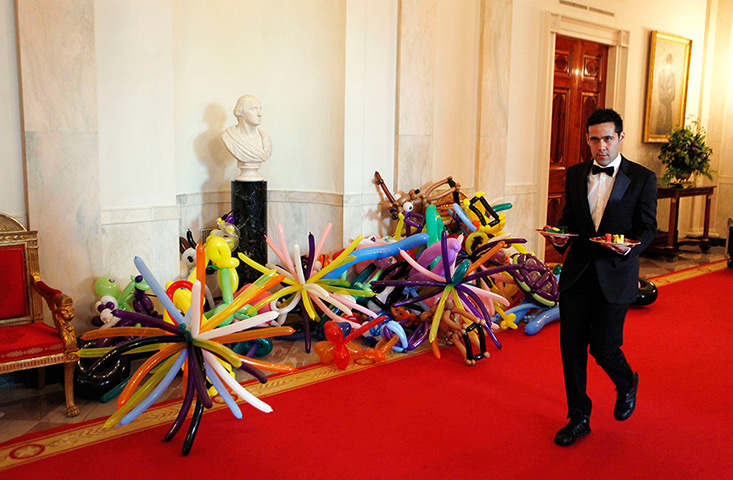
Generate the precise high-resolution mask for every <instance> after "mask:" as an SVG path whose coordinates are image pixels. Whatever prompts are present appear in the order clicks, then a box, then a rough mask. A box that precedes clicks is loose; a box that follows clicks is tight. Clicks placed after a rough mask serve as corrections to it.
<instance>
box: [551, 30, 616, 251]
mask: <svg viewBox="0 0 733 480" xmlns="http://www.w3.org/2000/svg"><path fill="white" fill-rule="evenodd" d="M607 57H608V46H606V45H602V44H600V43H595V42H589V41H585V40H579V39H577V38H570V37H563V36H560V35H558V36H557V39H556V41H555V63H554V79H553V85H552V137H551V144H550V180H549V185H548V191H547V224H548V225H555V226H557V223H558V221H559V220H560V215H561V214H562V208H563V206H564V205H565V171H566V170H567V168H568V167H570V166H571V165H575V164H576V163H579V162H583V161H586V160H589V159H590V158H591V154H590V148H589V147H588V145H587V144H586V140H585V134H586V129H585V121H586V119H587V118H588V116H589V115H590V114H591V113H593V111H594V110H595V109H597V108H602V107H603V105H604V100H605V92H606V63H607ZM562 259H563V257H562V256H561V255H560V254H558V253H557V252H556V251H555V249H554V248H552V246H551V245H549V244H547V245H546V247H545V261H546V262H562Z"/></svg>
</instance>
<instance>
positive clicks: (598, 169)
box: [591, 165, 613, 177]
mask: <svg viewBox="0 0 733 480" xmlns="http://www.w3.org/2000/svg"><path fill="white" fill-rule="evenodd" d="M591 171H592V172H593V175H596V174H598V173H605V174H607V175H608V176H609V177H613V167H599V166H598V165H593V168H592V170H591Z"/></svg>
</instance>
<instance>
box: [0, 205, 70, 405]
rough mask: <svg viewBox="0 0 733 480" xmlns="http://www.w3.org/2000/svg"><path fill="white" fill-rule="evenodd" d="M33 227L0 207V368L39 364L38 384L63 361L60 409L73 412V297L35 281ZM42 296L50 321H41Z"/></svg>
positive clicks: (7, 369) (1, 370) (3, 370)
mask: <svg viewBox="0 0 733 480" xmlns="http://www.w3.org/2000/svg"><path fill="white" fill-rule="evenodd" d="M39 270H40V269H39V264H38V238H37V232H33V231H27V230H26V229H25V227H23V225H22V224H20V222H18V221H17V220H15V219H14V218H12V217H9V216H7V215H4V214H2V213H0V373H7V372H14V371H16V370H25V369H28V368H39V367H40V368H41V370H39V376H38V378H39V387H42V386H43V383H44V379H45V375H44V372H45V368H44V367H46V366H47V365H53V364H57V363H63V364H64V389H65V391H66V414H67V415H68V416H70V417H73V416H75V415H78V414H79V409H78V408H77V406H76V404H75V403H74V369H75V368H76V362H77V361H78V360H79V355H78V353H77V352H78V347H77V345H76V334H75V333H74V326H73V325H72V323H71V322H72V320H73V319H74V302H73V300H72V299H71V297H69V296H67V295H64V294H63V293H61V292H60V291H59V290H55V289H53V288H51V287H49V286H48V285H46V284H45V283H43V282H42V281H41V276H40V271H39ZM43 300H45V301H46V304H47V305H48V308H49V309H50V310H51V316H52V317H53V322H54V326H53V327H50V326H48V325H46V324H45V323H43Z"/></svg>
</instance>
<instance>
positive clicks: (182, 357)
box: [120, 279, 188, 425]
mask: <svg viewBox="0 0 733 480" xmlns="http://www.w3.org/2000/svg"><path fill="white" fill-rule="evenodd" d="M146 280H147V279H146ZM148 283H150V281H148ZM186 357H188V352H187V350H183V351H182V352H180V353H179V354H178V358H176V361H175V362H173V365H172V366H171V368H170V370H168V373H166V374H165V376H164V377H163V379H162V380H161V381H160V383H159V384H158V385H156V386H155V388H154V389H153V391H152V392H150V394H148V396H147V397H145V399H144V400H143V401H142V402H140V403H138V404H137V405H136V406H135V408H133V409H132V410H130V411H129V412H128V413H127V415H125V416H124V417H122V420H120V425H127V424H128V423H130V422H131V421H133V420H135V419H136V418H137V417H138V415H140V414H141V413H143V412H144V411H145V410H147V408H148V407H149V406H150V405H152V404H153V402H155V401H156V400H157V399H158V397H160V395H161V394H162V393H163V391H165V389H166V388H168V385H170V384H171V382H172V381H173V379H174V378H176V375H177V374H178V371H179V370H180V369H181V367H182V366H183V362H185V361H186Z"/></svg>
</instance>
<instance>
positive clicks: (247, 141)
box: [221, 95, 272, 181]
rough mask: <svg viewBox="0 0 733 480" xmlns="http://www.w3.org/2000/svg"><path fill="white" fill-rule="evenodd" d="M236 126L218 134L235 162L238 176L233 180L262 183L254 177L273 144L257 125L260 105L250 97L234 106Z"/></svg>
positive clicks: (244, 97) (259, 116) (258, 177)
mask: <svg viewBox="0 0 733 480" xmlns="http://www.w3.org/2000/svg"><path fill="white" fill-rule="evenodd" d="M234 116H235V117H237V124H236V125H234V126H233V127H229V128H227V129H226V130H225V131H224V133H223V134H222V135H221V138H222V140H223V141H224V145H226V147H227V149H228V150H229V151H230V152H231V154H232V155H234V157H235V158H236V159H237V166H238V167H239V168H240V170H241V173H240V174H239V176H237V177H235V180H241V181H256V180H264V179H263V178H262V177H260V176H259V175H258V174H257V170H258V169H259V168H260V165H262V162H264V161H265V160H267V159H268V158H270V155H272V142H271V141H270V137H268V136H267V134H266V133H265V132H263V131H262V130H261V129H260V128H259V125H260V123H261V122H262V104H261V103H260V102H259V100H257V99H256V98H255V97H253V96H252V95H244V96H242V97H240V98H239V100H237V104H236V105H235V106H234Z"/></svg>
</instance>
